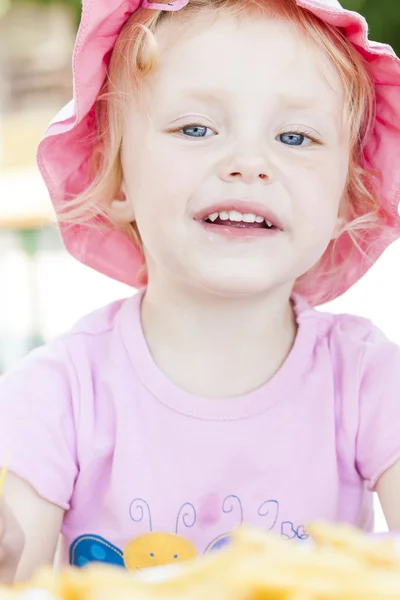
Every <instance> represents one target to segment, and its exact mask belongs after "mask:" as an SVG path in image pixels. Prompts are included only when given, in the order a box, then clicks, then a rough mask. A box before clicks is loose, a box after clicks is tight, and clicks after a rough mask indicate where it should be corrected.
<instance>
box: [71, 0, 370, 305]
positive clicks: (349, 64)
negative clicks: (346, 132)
mask: <svg viewBox="0 0 400 600" xmlns="http://www.w3.org/2000/svg"><path fill="white" fill-rule="evenodd" d="M252 10H253V11H255V10H257V11H262V12H264V13H266V14H267V15H268V16H270V17H280V18H285V19H287V20H289V21H290V22H293V23H294V24H295V25H296V26H298V27H299V28H300V30H301V31H302V32H303V33H304V35H305V36H306V39H308V40H309V42H310V43H312V44H314V45H315V46H316V47H318V48H320V49H322V50H323V51H325V53H327V55H328V56H329V57H330V59H331V60H332V63H333V64H334V65H335V67H336V70H337V72H338V75H339V77H340V80H341V83H342V86H343V89H344V92H345V100H346V104H345V115H346V117H345V118H346V119H348V122H349V123H350V124H351V131H350V141H351V152H350V157H349V170H348V178H347V184H346V189H345V194H344V197H343V199H342V203H341V213H342V215H343V216H344V218H345V222H346V224H345V226H344V228H343V231H342V233H341V235H347V236H348V238H349V240H350V245H349V247H350V251H349V256H350V254H351V251H361V250H359V244H360V240H362V239H363V236H364V235H365V234H366V233H367V232H368V230H369V229H370V228H371V227H372V226H374V225H375V224H376V222H377V221H378V220H379V204H378V202H377V199H376V197H375V195H374V177H373V175H372V174H371V173H368V172H367V171H365V170H364V169H363V167H362V164H361V163H362V160H361V159H362V152H363V146H364V143H365V139H366V138H367V136H368V133H369V131H370V128H371V126H372V123H373V120H374V111H375V97H374V92H373V85H372V81H371V78H370V74H369V71H368V67H367V64H366V63H365V62H364V60H363V58H362V56H361V55H360V54H359V53H358V52H357V50H356V49H355V48H354V47H353V45H352V44H351V43H350V42H349V41H348V40H347V38H346V37H345V35H344V34H343V33H342V32H341V31H340V30H339V29H337V28H335V27H333V26H330V25H328V24H326V23H325V22H323V21H321V20H320V19H318V18H317V17H316V16H315V15H313V14H312V13H311V12H310V11H308V10H306V9H303V8H301V7H299V6H298V5H297V4H296V1H295V0H190V2H189V4H188V5H187V6H186V7H185V8H183V9H181V10H180V11H178V12H177V13H175V12H172V13H171V12H167V11H157V10H149V9H145V8H139V9H138V10H137V11H136V12H135V13H133V14H132V15H131V17H130V18H129V19H128V21H127V22H126V23H125V25H124V27H123V28H122V30H121V32H120V35H119V37H118V40H117V42H116V44H115V47H114V50H113V53H112V56H111V61H110V65H109V69H108V73H107V78H106V80H105V82H104V84H103V87H102V89H101V91H100V93H99V96H98V98H97V103H96V118H97V126H98V127H97V129H98V134H97V137H96V139H94V140H93V152H92V161H91V165H90V168H91V184H90V186H89V187H88V188H87V189H86V190H85V191H84V192H83V193H82V194H80V195H79V196H78V197H76V198H74V199H73V200H72V201H71V202H69V203H68V207H67V208H66V210H65V211H63V214H62V215H60V220H62V221H64V222H66V221H67V222H69V223H71V222H73V223H85V224H89V223H91V222H93V223H96V222H97V223H98V218H99V217H102V218H103V219H104V218H105V220H106V222H108V224H109V226H110V227H114V228H115V227H116V228H118V229H120V230H121V231H122V232H123V233H125V234H126V235H128V236H129V238H130V239H131V241H132V244H134V245H135V246H137V248H138V249H139V251H140V252H141V254H142V257H143V268H142V271H141V274H140V281H141V284H143V285H145V284H146V281H147V273H146V265H145V260H144V255H143V248H142V243H141V239H140V234H139V231H138V229H137V226H136V223H130V224H122V223H116V222H112V221H111V219H110V218H109V215H108V211H107V203H108V205H109V204H110V203H111V202H112V200H114V199H115V198H118V197H119V196H120V193H121V185H122V180H123V173H122V166H121V145H122V137H123V131H124V123H125V114H126V108H127V104H128V102H129V98H130V95H131V92H132V89H133V87H134V86H138V85H139V83H140V80H141V78H142V77H144V76H145V75H147V74H149V73H151V72H152V71H153V70H154V69H155V68H156V66H157V59H158V48H157V41H156V39H155V36H154V33H155V31H156V29H157V27H158V26H159V25H160V23H161V22H165V21H166V20H168V19H171V20H173V19H176V18H178V19H181V20H182V22H183V23H184V22H185V19H187V20H192V19H193V18H195V17H196V15H199V14H200V13H201V12H204V11H208V12H209V11H214V12H215V13H216V14H220V13H225V14H226V13H229V14H232V15H235V16H236V15H240V14H243V13H248V12H249V11H252ZM335 244H336V242H335V241H332V242H331V243H330V246H329V247H328V249H327V250H326V252H325V254H324V255H323V256H322V257H321V259H320V261H319V262H318V263H317V265H316V266H315V267H313V269H311V270H310V271H309V272H308V273H306V274H305V275H303V276H302V277H301V278H300V279H299V280H298V281H297V282H296V285H295V289H296V290H297V291H299V292H300V293H301V290H302V289H303V288H307V290H308V292H309V290H310V289H313V288H315V289H317V286H320V285H321V282H320V281H319V280H320V276H321V275H323V282H324V283H323V285H324V286H329V288H331V289H332V287H334V286H335V282H336V281H338V280H340V275H341V273H340V269H341V268H343V269H345V268H346V262H344V263H342V265H341V266H339V267H335V265H334V252H335ZM332 256H333V260H332ZM321 281H322V280H321ZM320 293H321V289H320V287H319V294H320Z"/></svg>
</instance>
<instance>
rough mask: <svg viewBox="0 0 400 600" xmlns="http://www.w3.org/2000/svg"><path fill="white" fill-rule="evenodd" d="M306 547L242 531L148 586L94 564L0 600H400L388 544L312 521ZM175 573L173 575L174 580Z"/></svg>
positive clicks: (40, 579)
mask: <svg viewBox="0 0 400 600" xmlns="http://www.w3.org/2000/svg"><path fill="white" fill-rule="evenodd" d="M308 531H309V532H310V533H311V537H312V540H313V541H312V542H311V543H310V542H297V543H295V542H290V541H286V540H283V539H281V538H278V537H275V536H271V535H269V534H265V533H263V532H261V531H258V530H253V529H242V530H239V531H237V532H236V533H235V534H234V536H233V542H232V544H231V546H230V547H229V548H228V549H227V550H225V551H221V552H219V553H215V554H214V555H209V556H207V557H205V558H201V559H198V560H195V561H193V562H190V563H185V564H183V565H180V567H179V569H177V570H176V571H175V572H174V571H171V576H170V577H169V578H167V579H166V580H165V578H162V579H163V580H162V581H161V580H160V581H153V582H148V581H144V580H142V579H141V577H140V574H139V575H134V574H133V573H129V572H128V571H125V570H123V569H120V568H113V567H109V566H107V565H99V564H97V565H94V566H91V567H88V568H86V569H80V570H79V569H76V570H75V569H66V570H65V571H63V572H62V573H60V574H56V573H54V572H52V571H46V570H45V571H41V572H40V573H39V574H38V575H37V577H36V578H35V580H34V581H32V582H31V584H30V585H29V586H26V587H24V588H19V589H17V588H0V600H395V599H396V600H400V556H399V555H398V554H397V552H396V547H395V544H394V542H392V541H391V540H390V539H379V540H375V539H373V538H371V537H368V536H366V535H364V534H362V533H360V532H359V531H357V530H355V529H352V528H351V527H349V526H346V525H343V526H337V525H327V524H325V523H316V524H314V525H312V526H310V527H309V528H308ZM172 573H175V574H172Z"/></svg>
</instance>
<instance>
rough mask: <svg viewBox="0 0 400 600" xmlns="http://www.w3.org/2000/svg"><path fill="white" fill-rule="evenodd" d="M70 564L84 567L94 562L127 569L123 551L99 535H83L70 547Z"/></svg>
mask: <svg viewBox="0 0 400 600" xmlns="http://www.w3.org/2000/svg"><path fill="white" fill-rule="evenodd" d="M69 562H70V564H71V565H73V566H75V567H84V566H86V565H88V564H89V563H92V562H102V563H107V564H110V565H116V566H119V567H125V565H124V559H123V554H122V551H121V550H120V549H119V548H117V547H116V546H114V545H113V544H111V543H110V542H108V541H107V540H105V539H104V538H102V537H100V536H98V535H81V536H80V537H78V538H77V539H76V540H75V541H74V542H73V543H72V544H71V547H70V551H69Z"/></svg>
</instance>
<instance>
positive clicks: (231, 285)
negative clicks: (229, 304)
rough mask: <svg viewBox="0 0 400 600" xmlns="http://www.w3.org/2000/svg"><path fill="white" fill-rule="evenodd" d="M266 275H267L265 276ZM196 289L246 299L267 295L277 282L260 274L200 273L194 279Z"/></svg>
mask: <svg viewBox="0 0 400 600" xmlns="http://www.w3.org/2000/svg"><path fill="white" fill-rule="evenodd" d="M264 275H265V274H264ZM192 283H193V284H194V287H195V288H197V289H198V290H199V291H202V292H206V293H208V294H214V295H218V296H229V297H232V298H235V297H244V296H258V295H260V294H265V293H267V292H268V291H269V290H270V289H271V288H273V287H275V286H276V285H277V282H273V281H271V280H267V279H266V278H265V276H264V277H260V272H258V273H254V274H252V273H249V272H247V273H240V272H237V271H236V272H230V273H226V272H224V273H212V274H210V273H199V272H196V276H195V277H192Z"/></svg>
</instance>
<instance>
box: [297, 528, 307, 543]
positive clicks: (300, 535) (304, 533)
mask: <svg viewBox="0 0 400 600" xmlns="http://www.w3.org/2000/svg"><path fill="white" fill-rule="evenodd" d="M297 537H298V538H299V540H308V539H309V537H310V534H309V533H307V531H306V530H305V528H304V525H300V527H298V529H297Z"/></svg>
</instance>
